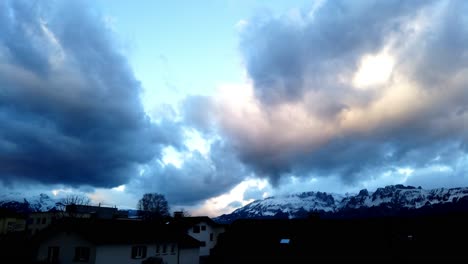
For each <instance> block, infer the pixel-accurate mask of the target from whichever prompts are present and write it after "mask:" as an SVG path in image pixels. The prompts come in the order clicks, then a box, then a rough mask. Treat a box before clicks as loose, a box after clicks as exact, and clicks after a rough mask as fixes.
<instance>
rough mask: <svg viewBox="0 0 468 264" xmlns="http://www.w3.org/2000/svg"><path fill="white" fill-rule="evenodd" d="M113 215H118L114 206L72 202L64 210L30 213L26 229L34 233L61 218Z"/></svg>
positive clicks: (106, 216)
mask: <svg viewBox="0 0 468 264" xmlns="http://www.w3.org/2000/svg"><path fill="white" fill-rule="evenodd" d="M115 217H118V210H117V208H114V207H102V206H91V205H75V204H72V205H67V206H66V207H65V211H61V210H56V209H52V210H49V211H47V212H34V213H30V214H29V217H28V221H27V230H28V232H29V234H31V235H34V234H36V233H37V232H38V231H40V230H43V229H44V228H46V227H48V226H49V225H51V224H52V223H54V222H55V221H56V220H57V219H61V218H97V219H112V218H115Z"/></svg>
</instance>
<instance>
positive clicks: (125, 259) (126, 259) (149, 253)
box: [95, 244, 198, 264]
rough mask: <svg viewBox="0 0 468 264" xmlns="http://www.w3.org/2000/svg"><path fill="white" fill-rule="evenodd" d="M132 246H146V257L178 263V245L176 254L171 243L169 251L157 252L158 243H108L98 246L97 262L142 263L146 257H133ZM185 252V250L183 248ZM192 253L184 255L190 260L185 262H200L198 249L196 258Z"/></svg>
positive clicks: (170, 263)
mask: <svg viewBox="0 0 468 264" xmlns="http://www.w3.org/2000/svg"><path fill="white" fill-rule="evenodd" d="M132 246H146V258H149V257H160V258H162V259H163V261H164V263H167V264H177V247H176V250H175V253H174V254H171V252H170V245H169V244H168V246H167V249H168V253H166V254H164V253H162V251H161V253H160V254H156V245H154V244H153V245H145V244H135V245H106V246H98V247H97V248H96V263H95V264H107V263H112V264H119V263H122V264H124V263H125V264H141V262H142V261H143V260H144V259H146V258H143V259H132V257H131V255H132ZM182 251H183V252H184V254H185V250H182ZM189 253H191V255H188V256H182V255H181V257H183V258H184V259H186V260H188V262H185V263H187V264H189V263H198V251H196V254H195V258H193V252H189Z"/></svg>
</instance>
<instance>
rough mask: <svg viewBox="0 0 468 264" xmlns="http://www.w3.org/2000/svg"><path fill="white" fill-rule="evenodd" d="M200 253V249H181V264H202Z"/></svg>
mask: <svg viewBox="0 0 468 264" xmlns="http://www.w3.org/2000/svg"><path fill="white" fill-rule="evenodd" d="M199 254H200V251H199V249H198V248H182V249H180V259H179V264H198V263H199V262H200V257H199Z"/></svg>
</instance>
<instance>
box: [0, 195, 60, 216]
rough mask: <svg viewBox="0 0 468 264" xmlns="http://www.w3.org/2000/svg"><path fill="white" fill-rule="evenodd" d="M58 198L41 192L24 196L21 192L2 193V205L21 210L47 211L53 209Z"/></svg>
mask: <svg viewBox="0 0 468 264" xmlns="http://www.w3.org/2000/svg"><path fill="white" fill-rule="evenodd" d="M57 202H58V200H56V199H54V198H51V197H50V196H48V195H47V194H44V193H41V194H39V195H33V196H29V197H24V196H22V195H21V194H20V193H8V194H1V195H0V207H6V208H10V209H13V210H15V211H20V212H46V211H49V210H50V209H53V208H54V207H55V205H56V203H57Z"/></svg>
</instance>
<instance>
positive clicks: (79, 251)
mask: <svg viewBox="0 0 468 264" xmlns="http://www.w3.org/2000/svg"><path fill="white" fill-rule="evenodd" d="M73 260H74V261H79V262H88V261H89V247H76V248H75V257H74V258H73Z"/></svg>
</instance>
